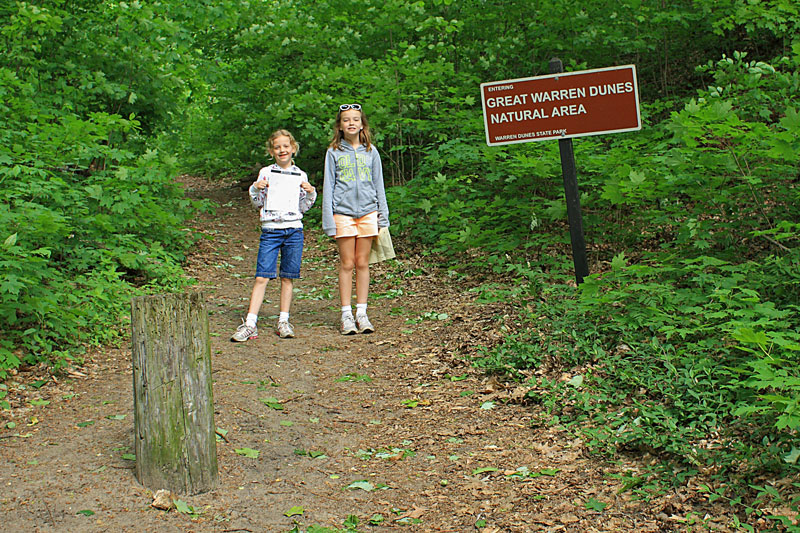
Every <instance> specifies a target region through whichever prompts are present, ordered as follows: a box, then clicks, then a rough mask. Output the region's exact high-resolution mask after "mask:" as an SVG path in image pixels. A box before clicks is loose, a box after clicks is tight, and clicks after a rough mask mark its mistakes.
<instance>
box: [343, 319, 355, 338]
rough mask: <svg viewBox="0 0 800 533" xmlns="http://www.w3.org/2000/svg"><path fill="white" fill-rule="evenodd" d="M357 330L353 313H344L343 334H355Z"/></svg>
mask: <svg viewBox="0 0 800 533" xmlns="http://www.w3.org/2000/svg"><path fill="white" fill-rule="evenodd" d="M357 332H358V330H357V329H356V321H355V320H353V315H344V316H343V317H342V335H355V334H356V333H357Z"/></svg>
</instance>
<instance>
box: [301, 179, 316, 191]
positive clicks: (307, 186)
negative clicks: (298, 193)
mask: <svg viewBox="0 0 800 533" xmlns="http://www.w3.org/2000/svg"><path fill="white" fill-rule="evenodd" d="M300 188H301V189H303V190H304V191H306V192H311V191H313V190H314V186H313V185H311V184H310V183H309V182H307V181H302V182H300Z"/></svg>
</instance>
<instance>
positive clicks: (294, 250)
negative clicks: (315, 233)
mask: <svg viewBox="0 0 800 533" xmlns="http://www.w3.org/2000/svg"><path fill="white" fill-rule="evenodd" d="M267 147H268V148H269V153H270V156H271V157H272V158H274V159H275V163H273V164H272V165H270V166H268V167H264V168H262V169H261V171H260V172H259V173H258V179H257V180H256V181H255V182H253V184H252V185H251V186H250V200H251V201H252V203H253V205H254V206H255V207H257V208H259V209H260V215H261V242H260V243H259V245H258V260H257V263H256V280H255V283H254V284H253V293H252V294H251V296H250V308H249V310H248V312H247V318H246V320H245V321H244V323H243V324H242V325H241V326H239V329H237V330H236V333H234V334H233V336H232V337H231V341H234V342H244V341H246V340H249V339H254V338H256V337H258V326H257V321H258V311H259V309H260V308H261V303H262V302H263V301H264V292H265V290H266V288H267V281H268V280H269V279H275V278H276V277H277V268H276V267H277V263H278V252H280V254H281V268H280V276H281V300H280V315H279V318H278V326H277V333H278V335H279V336H280V337H281V338H287V337H294V328H293V327H292V324H291V323H290V322H289V307H290V306H291V305H292V288H293V281H292V280H294V279H297V278H299V277H300V261H301V259H302V257H303V213H305V212H306V211H308V210H309V209H310V208H311V206H312V205H314V201H315V200H316V199H317V191H316V189H315V188H314V187H312V186H311V184H310V183H308V177H307V176H306V173H305V172H303V171H302V170H300V169H299V168H297V167H296V166H295V165H294V160H293V159H292V158H293V157H294V155H295V154H296V153H297V151H298V150H299V149H300V146H299V145H298V144H297V141H296V140H295V139H294V137H293V136H292V134H291V133H289V132H288V131H286V130H277V131H276V132H275V133H273V134H272V135H271V136H270V138H269V141H268V142H267ZM270 185H272V191H273V192H271V193H269V194H268V193H267V189H268V188H269V187H270ZM270 195H271V197H270Z"/></svg>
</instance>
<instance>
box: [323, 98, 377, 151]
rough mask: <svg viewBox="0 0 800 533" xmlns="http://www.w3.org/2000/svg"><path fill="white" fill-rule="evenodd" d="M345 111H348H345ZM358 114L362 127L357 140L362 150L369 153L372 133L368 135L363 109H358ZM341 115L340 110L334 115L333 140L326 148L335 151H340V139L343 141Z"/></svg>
mask: <svg viewBox="0 0 800 533" xmlns="http://www.w3.org/2000/svg"><path fill="white" fill-rule="evenodd" d="M345 111H348V110H347V109H345ZM358 112H359V113H361V126H362V127H363V128H362V130H361V131H360V132H359V134H358V140H359V141H361V144H363V145H364V148H365V149H366V150H367V152H369V151H370V150H372V133H370V130H369V122H368V121H367V115H366V114H365V113H364V108H363V107H362V108H361V109H358ZM342 113H343V111H342V110H341V109H340V110H339V112H338V113H336V121H335V122H334V123H333V138H332V139H331V143H330V144H329V145H328V148H333V149H335V150H341V149H342V139H344V133H343V132H342Z"/></svg>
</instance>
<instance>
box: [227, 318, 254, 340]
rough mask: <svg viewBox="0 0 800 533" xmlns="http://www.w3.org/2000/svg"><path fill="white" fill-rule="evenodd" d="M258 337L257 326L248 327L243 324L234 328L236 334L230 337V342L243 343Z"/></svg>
mask: <svg viewBox="0 0 800 533" xmlns="http://www.w3.org/2000/svg"><path fill="white" fill-rule="evenodd" d="M256 337H258V326H253V327H250V326H248V325H247V324H245V323H244V322H242V325H241V326H239V327H238V328H236V333H234V334H233V336H232V337H231V342H244V341H249V340H250V339H255V338H256Z"/></svg>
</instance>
